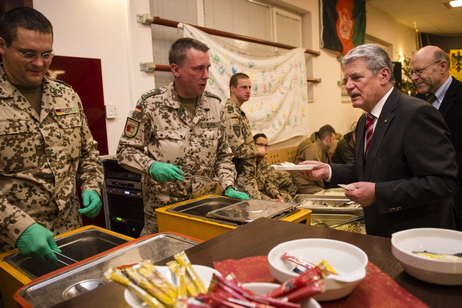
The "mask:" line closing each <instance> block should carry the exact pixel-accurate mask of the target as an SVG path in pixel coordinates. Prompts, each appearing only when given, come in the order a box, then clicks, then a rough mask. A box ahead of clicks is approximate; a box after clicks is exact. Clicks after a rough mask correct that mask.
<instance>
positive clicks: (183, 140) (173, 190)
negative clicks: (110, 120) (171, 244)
mask: <svg viewBox="0 0 462 308" xmlns="http://www.w3.org/2000/svg"><path fill="white" fill-rule="evenodd" d="M208 49H209V48H208V47H207V45H205V44H203V43H201V42H199V41H197V40H194V39H190V38H182V39H179V40H177V41H176V42H175V43H173V45H172V47H171V49H170V53H169V61H170V67H171V70H172V73H173V75H174V78H175V81H174V82H172V83H171V84H170V85H168V86H166V87H161V88H158V89H154V90H152V91H150V92H147V93H145V94H143V95H142V97H141V99H140V100H139V101H138V103H137V105H136V108H135V110H134V112H133V113H132V115H131V116H130V117H128V118H127V123H126V126H125V130H124V133H123V135H122V137H121V139H120V142H119V147H118V150H117V155H118V161H119V164H120V165H121V166H122V167H124V168H126V169H129V170H131V171H134V172H138V173H141V174H143V181H142V182H143V184H142V189H143V198H144V214H145V217H144V228H143V230H142V232H141V236H143V235H147V234H152V233H155V232H157V231H158V228H157V219H156V212H155V209H156V208H158V207H162V206H165V205H169V204H173V203H177V202H181V201H185V200H188V199H190V198H194V197H199V196H202V195H206V194H210V193H214V192H215V189H216V183H214V182H212V181H207V180H203V179H200V178H196V177H194V176H205V177H208V178H214V177H215V176H216V177H218V179H219V183H220V184H221V187H222V188H223V189H224V191H225V196H228V197H231V198H237V199H248V198H249V197H248V196H247V195H246V194H244V193H242V192H238V191H236V190H234V189H233V188H232V185H234V179H235V177H236V170H235V168H234V164H233V163H232V152H231V149H230V148H229V145H228V142H227V140H226V130H225V126H224V121H223V107H222V106H221V104H220V98H219V97H218V96H215V95H213V94H211V93H208V92H205V93H204V90H205V86H206V85H207V80H208V78H209V67H210V59H209V54H208Z"/></svg>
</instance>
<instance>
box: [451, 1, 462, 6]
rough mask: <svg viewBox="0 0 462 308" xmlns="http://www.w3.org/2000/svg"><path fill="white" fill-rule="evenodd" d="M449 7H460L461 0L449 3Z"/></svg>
mask: <svg viewBox="0 0 462 308" xmlns="http://www.w3.org/2000/svg"><path fill="white" fill-rule="evenodd" d="M449 5H450V6H452V7H459V6H462V0H454V1H449Z"/></svg>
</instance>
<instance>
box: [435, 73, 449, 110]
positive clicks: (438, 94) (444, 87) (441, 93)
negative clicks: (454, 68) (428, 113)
mask: <svg viewBox="0 0 462 308" xmlns="http://www.w3.org/2000/svg"><path fill="white" fill-rule="evenodd" d="M451 82H452V76H449V78H448V79H446V81H445V82H444V83H443V85H442V86H441V87H440V88H439V89H438V90H437V91H436V93H435V97H436V99H435V101H434V102H433V104H432V105H433V107H435V108H436V109H439V108H440V106H441V103H442V102H443V99H444V95H446V92H447V91H448V88H449V86H450V85H451Z"/></svg>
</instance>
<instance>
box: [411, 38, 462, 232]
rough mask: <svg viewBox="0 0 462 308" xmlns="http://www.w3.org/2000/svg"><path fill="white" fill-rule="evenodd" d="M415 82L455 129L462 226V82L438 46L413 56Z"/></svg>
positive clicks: (458, 207)
mask: <svg viewBox="0 0 462 308" xmlns="http://www.w3.org/2000/svg"><path fill="white" fill-rule="evenodd" d="M409 66H410V69H411V70H410V72H411V74H412V75H411V78H412V81H413V82H414V83H415V85H416V86H417V89H418V90H419V93H418V94H417V95H416V97H419V98H422V99H425V100H427V101H428V100H430V103H431V104H432V105H433V106H434V107H435V108H436V109H438V110H439V111H440V113H441V114H442V115H443V118H444V120H445V122H446V124H447V126H448V127H449V130H450V132H451V136H450V140H451V142H452V144H453V145H454V148H455V149H456V155H457V156H456V159H457V163H458V167H459V189H458V191H457V193H456V195H455V196H454V197H453V200H454V204H455V205H456V210H457V216H458V219H459V222H460V225H461V227H462V82H460V81H459V80H457V79H455V78H454V77H452V76H451V75H450V74H449V67H450V62H449V56H448V54H447V53H446V52H444V51H443V50H442V49H441V48H439V47H437V46H425V47H423V48H421V49H419V50H418V51H417V52H416V53H415V54H414V55H413V56H412V58H411V61H410V65H409Z"/></svg>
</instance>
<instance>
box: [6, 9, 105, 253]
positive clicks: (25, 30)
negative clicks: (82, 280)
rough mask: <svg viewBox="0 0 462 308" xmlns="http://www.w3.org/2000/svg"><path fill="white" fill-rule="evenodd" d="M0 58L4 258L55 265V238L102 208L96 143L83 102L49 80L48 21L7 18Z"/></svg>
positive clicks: (32, 14)
mask: <svg viewBox="0 0 462 308" xmlns="http://www.w3.org/2000/svg"><path fill="white" fill-rule="evenodd" d="M0 54H1V55H2V60H3V62H2V63H1V67H0V252H1V251H8V250H11V249H13V248H14V247H17V248H19V251H20V252H21V254H23V255H27V256H32V257H34V258H38V259H41V260H46V261H51V262H57V261H58V260H57V257H56V255H55V253H54V252H58V253H59V252H61V251H60V249H59V248H58V246H57V245H56V243H55V241H54V235H56V234H60V233H63V232H66V231H69V230H73V229H75V228H78V227H81V226H82V218H81V216H80V215H85V216H88V217H95V216H96V215H97V214H98V213H99V211H100V209H101V198H100V189H101V185H102V175H103V173H102V167H101V165H100V163H99V152H98V150H97V142H96V141H95V140H94V139H93V137H92V135H91V132H90V130H89V128H88V125H87V119H86V117H85V115H84V113H83V106H82V102H81V101H80V98H79V96H78V95H77V94H76V93H75V92H74V91H73V90H72V89H71V88H70V87H69V86H68V85H66V84H64V83H62V82H60V81H57V80H54V79H52V78H49V77H47V76H46V73H47V70H48V68H49V67H50V64H51V60H52V58H53V56H54V54H53V27H52V25H51V23H50V21H49V20H48V19H47V18H46V17H45V16H43V15H42V14H41V13H40V12H38V11H36V10H34V9H32V8H28V7H21V8H17V9H13V10H10V11H8V12H7V13H5V15H4V16H3V17H2V19H1V20H0ZM77 181H78V182H79V184H80V185H81V188H82V191H83V193H82V199H83V204H84V208H82V209H79V202H78V198H77V195H76V182H77Z"/></svg>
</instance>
